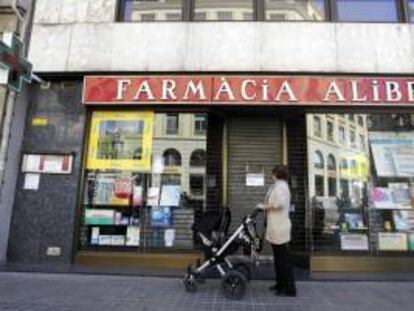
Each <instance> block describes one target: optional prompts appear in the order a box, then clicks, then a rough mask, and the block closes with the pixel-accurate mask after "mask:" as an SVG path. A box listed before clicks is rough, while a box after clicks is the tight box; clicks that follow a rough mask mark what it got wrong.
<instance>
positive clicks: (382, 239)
mask: <svg viewBox="0 0 414 311" xmlns="http://www.w3.org/2000/svg"><path fill="white" fill-rule="evenodd" d="M378 249H379V250H380V251H407V234H405V233H387V232H380V233H378Z"/></svg>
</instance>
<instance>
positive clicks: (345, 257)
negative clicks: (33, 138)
mask: <svg viewBox="0 0 414 311" xmlns="http://www.w3.org/2000/svg"><path fill="white" fill-rule="evenodd" d="M66 83H67V82H66ZM55 84H56V85H55V86H53V85H52V87H51V89H49V90H38V92H37V95H38V98H39V99H41V98H44V97H45V96H46V95H45V93H47V92H49V93H54V92H55V93H56V92H57V93H59V94H60V95H59V96H56V97H53V96H50V94H49V95H48V97H47V98H49V99H50V100H51V101H53V98H55V99H56V98H65V96H68V97H69V94H70V93H71V92H72V93H73V94H75V93H76V94H77V95H76V96H78V97H77V98H78V100H79V101H78V104H77V105H78V106H79V107H78V108H76V109H75V110H76V111H73V110H70V114H72V115H76V113H82V114H83V118H82V120H81V121H79V122H78V123H77V126H79V127H82V133H83V135H82V139H79V140H78V142H79V143H78V144H77V146H76V148H75V149H76V150H77V152H79V153H77V154H73V155H71V154H67V153H66V151H65V152H60V153H61V154H62V155H63V160H62V161H66V162H62V163H66V165H67V167H69V166H70V165H71V174H74V175H76V178H74V179H73V180H75V179H77V181H76V183H75V185H76V186H75V185H73V184H71V185H68V187H69V188H68V191H69V192H71V193H72V194H73V195H74V196H75V197H76V200H72V201H70V204H72V205H71V206H59V201H58V200H57V199H58V197H59V196H55V199H56V202H53V204H55V206H58V208H59V209H62V208H63V209H66V208H67V209H73V213H70V215H73V217H74V220H73V222H72V223H71V224H72V225H73V235H72V236H73V239H72V242H71V243H68V245H70V246H71V247H70V249H71V250H70V253H71V255H70V256H71V262H72V264H76V265H80V266H112V267H124V268H125V267H150V268H160V269H161V268H174V269H176V268H183V267H185V266H186V265H187V264H189V263H195V262H196V261H197V260H198V259H202V255H201V253H200V250H199V249H200V247H199V246H200V245H199V244H200V242H199V241H198V239H197V237H196V236H195V235H194V232H193V230H192V227H193V224H194V223H196V222H198V221H199V220H200V217H201V215H202V214H203V213H204V212H206V211H210V210H221V209H223V208H224V207H229V208H230V210H231V212H232V216H233V217H232V226H231V228H234V226H237V225H238V224H239V222H240V220H241V219H242V217H243V216H244V215H245V214H246V213H248V212H249V211H251V210H252V209H253V208H254V207H255V206H256V204H257V203H259V202H261V201H262V200H263V198H264V197H265V194H266V192H267V189H268V187H269V186H270V184H271V182H272V180H271V170H272V168H273V167H274V166H275V165H277V164H281V163H284V164H286V165H287V166H288V167H289V171H290V179H289V184H290V187H291V191H292V203H291V210H290V214H291V219H292V223H293V231H292V242H291V248H292V251H293V253H294V254H295V258H296V262H297V264H298V265H299V266H302V267H305V268H306V269H310V271H311V272H322V271H335V272H338V271H366V272H379V271H409V270H414V268H413V267H414V265H413V263H414V256H413V255H414V117H413V115H414V109H413V107H414V79H410V78H407V77H372V76H367V77H358V76H315V75H312V76H280V75H263V76H252V75H229V74H228V75H170V76H164V75H163V76H161V75H134V76H121V75H120V76H86V77H84V79H83V83H81V81H77V82H73V84H74V85H73V86H72V87H70V86H69V87H68V86H67V85H66V89H64V87H62V86H61V85H64V84H65V83H64V82H62V81H61V82H56V83H55ZM59 85H60V86H59ZM62 89H64V90H63V91H62ZM62 92H63V93H65V94H66V95H62ZM58 105H59V104H57V106H58ZM52 108H53V105H49V106H48V107H47V109H52ZM66 108H68V107H66ZM68 109H69V108H68ZM39 111H40V110H39V109H38V110H36V112H32V113H30V115H29V117H28V123H30V124H29V126H31V127H32V129H31V130H30V133H29V136H30V135H41V134H40V133H39V131H42V130H44V131H45V134H46V133H47V129H46V128H47V125H46V126H42V124H43V123H44V122H50V121H48V120H47V114H45V116H41V115H40V114H39ZM49 115H50V114H49ZM42 118H43V119H42ZM63 118H64V119H65V118H68V116H63ZM44 119H46V120H44ZM36 122H37V123H36ZM42 122H43V123H42ZM42 127H43V128H42ZM68 130H69V131H70V129H68ZM36 131H37V133H33V132H36ZM55 137H56V139H58V138H59V135H56V136H55ZM62 137H63V138H65V137H69V136H62ZM49 143H51V142H49ZM62 143H63V142H62ZM57 151H59V150H57ZM49 153H50V152H42V150H31V149H30V148H26V150H25V153H24V154H23V166H22V170H23V171H22V174H21V175H22V176H21V181H20V183H21V184H20V185H19V187H20V189H19V190H18V198H17V201H18V202H17V205H19V204H21V202H19V196H20V199H23V198H24V196H27V192H30V191H29V190H27V189H24V187H25V186H29V187H30V186H33V187H35V186H36V185H33V184H36V180H33V179H32V180H30V178H34V177H33V176H32V177H30V176H29V180H25V179H27V178H28V177H27V175H29V174H32V175H33V174H38V175H39V176H40V179H47V178H52V177H55V178H57V177H58V176H59V174H56V175H53V176H52V177H50V176H49V175H48V174H47V172H33V170H34V167H35V166H36V165H35V164H36V158H35V157H36V156H40V159H41V160H40V161H43V162H42V163H44V161H46V162H50V161H52V160H54V158H53V155H50V154H49ZM55 156H56V155H55ZM65 156H68V158H67V159H66V158H65ZM56 159H57V158H56ZM56 159H55V160H56ZM65 159H66V160H65ZM56 161H57V160H56ZM56 161H55V167H54V168H55V169H57V166H58V164H56V163H57V162H56ZM68 161H69V162H68ZM72 162H73V163H72ZM69 164H70V165H69ZM62 165H63V164H62ZM68 165H69V166H68ZM43 168H44V165H43ZM49 168H53V165H52V166H50V164H49ZM48 176H49V177H48ZM25 182H26V183H27V184H26V185H25ZM31 183H32V184H31ZM56 187H57V188H59V187H60V186H59V185H58V184H57V181H56ZM42 191H45V190H42V184H41V183H40V187H39V189H38V190H31V192H30V195H32V196H33V195H36V193H37V194H38V195H40V194H41V192H42ZM48 191H50V190H48ZM75 192H76V194H75ZM48 202H50V200H49V201H48ZM43 209H45V208H44V207H43ZM18 212H19V211H18ZM16 221H17V220H16V219H15V222H16ZM51 226H58V224H53V223H52V224H51ZM45 227H47V225H46V224H45ZM48 230H51V231H53V230H57V229H48ZM65 239H66V238H65ZM48 244H49V245H47V246H46V245H44V246H42V247H44V249H43V252H45V253H46V254H47V253H49V255H50V254H52V255H53V250H55V251H57V250H56V248H59V241H55V242H53V243H52V242H49V243H48ZM53 246H56V247H55V248H51V247H53ZM14 247H17V245H13V243H12V249H13V248H14ZM17 253H18V252H17ZM262 255H263V260H264V261H266V260H267V259H270V258H271V256H269V255H270V252H269V249H268V248H267V247H265V249H264V251H263V253H262ZM44 258H46V259H47V258H50V256H49V257H48V255H45V256H44Z"/></svg>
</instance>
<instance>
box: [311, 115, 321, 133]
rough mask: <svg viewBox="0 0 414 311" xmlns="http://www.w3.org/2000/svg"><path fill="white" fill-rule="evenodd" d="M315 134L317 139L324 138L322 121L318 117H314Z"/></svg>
mask: <svg viewBox="0 0 414 311" xmlns="http://www.w3.org/2000/svg"><path fill="white" fill-rule="evenodd" d="M313 133H314V135H315V136H317V137H321V136H322V121H321V118H320V117H318V116H314V117H313Z"/></svg>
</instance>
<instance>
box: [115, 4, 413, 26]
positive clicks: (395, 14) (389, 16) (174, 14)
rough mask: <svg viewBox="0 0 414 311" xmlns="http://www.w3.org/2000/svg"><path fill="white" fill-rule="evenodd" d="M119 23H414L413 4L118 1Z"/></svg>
mask: <svg viewBox="0 0 414 311" xmlns="http://www.w3.org/2000/svg"><path fill="white" fill-rule="evenodd" d="M119 1H120V5H119V8H120V9H119V20H120V21H123V22H154V21H196V22H200V21H270V22H271V21H315V22H324V21H325V22H326V21H327V22H379V23H404V22H414V0H119Z"/></svg>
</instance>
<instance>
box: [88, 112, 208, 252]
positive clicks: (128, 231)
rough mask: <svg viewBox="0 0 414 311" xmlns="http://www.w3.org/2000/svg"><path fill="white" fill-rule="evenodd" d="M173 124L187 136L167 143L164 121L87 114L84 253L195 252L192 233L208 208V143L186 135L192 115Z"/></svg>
mask: <svg viewBox="0 0 414 311" xmlns="http://www.w3.org/2000/svg"><path fill="white" fill-rule="evenodd" d="M199 117H200V118H201V117H203V120H204V122H207V115H202V114H200V115H199ZM178 118H179V119H180V122H181V123H182V124H183V127H184V128H186V129H188V130H186V131H182V132H180V135H179V136H174V138H173V142H172V140H171V137H170V136H169V135H168V134H167V133H166V131H165V127H164V125H165V122H166V120H167V119H168V116H167V115H166V114H162V113H153V112H149V111H147V112H144V111H140V112H134V111H98V112H93V113H92V117H91V126H90V132H89V140H88V148H87V154H86V167H85V168H86V170H85V176H84V178H85V182H84V189H83V202H82V208H83V210H82V219H81V224H82V226H81V229H80V247H81V249H90V250H96V249H101V248H105V249H108V248H111V249H114V251H115V250H116V249H119V248H120V247H121V248H126V249H132V250H134V251H136V250H137V248H138V249H150V248H157V249H163V248H166V249H167V248H168V251H171V249H178V250H181V249H183V250H192V249H194V248H195V247H196V241H194V240H193V238H194V236H193V232H192V230H191V228H192V226H193V224H194V221H195V219H196V215H199V214H200V213H201V212H202V211H203V210H204V209H205V208H206V202H205V196H206V187H205V176H206V147H207V146H206V136H205V135H201V133H199V135H197V136H196V135H194V133H193V131H192V130H191V128H192V126H193V122H194V120H195V118H196V116H195V114H190V113H179V114H172V115H171V116H170V121H171V120H178ZM176 123H177V122H176V121H174V122H173V121H171V128H175V127H176V126H175V124H176ZM173 125H174V126H173ZM190 159H191V161H190Z"/></svg>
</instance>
